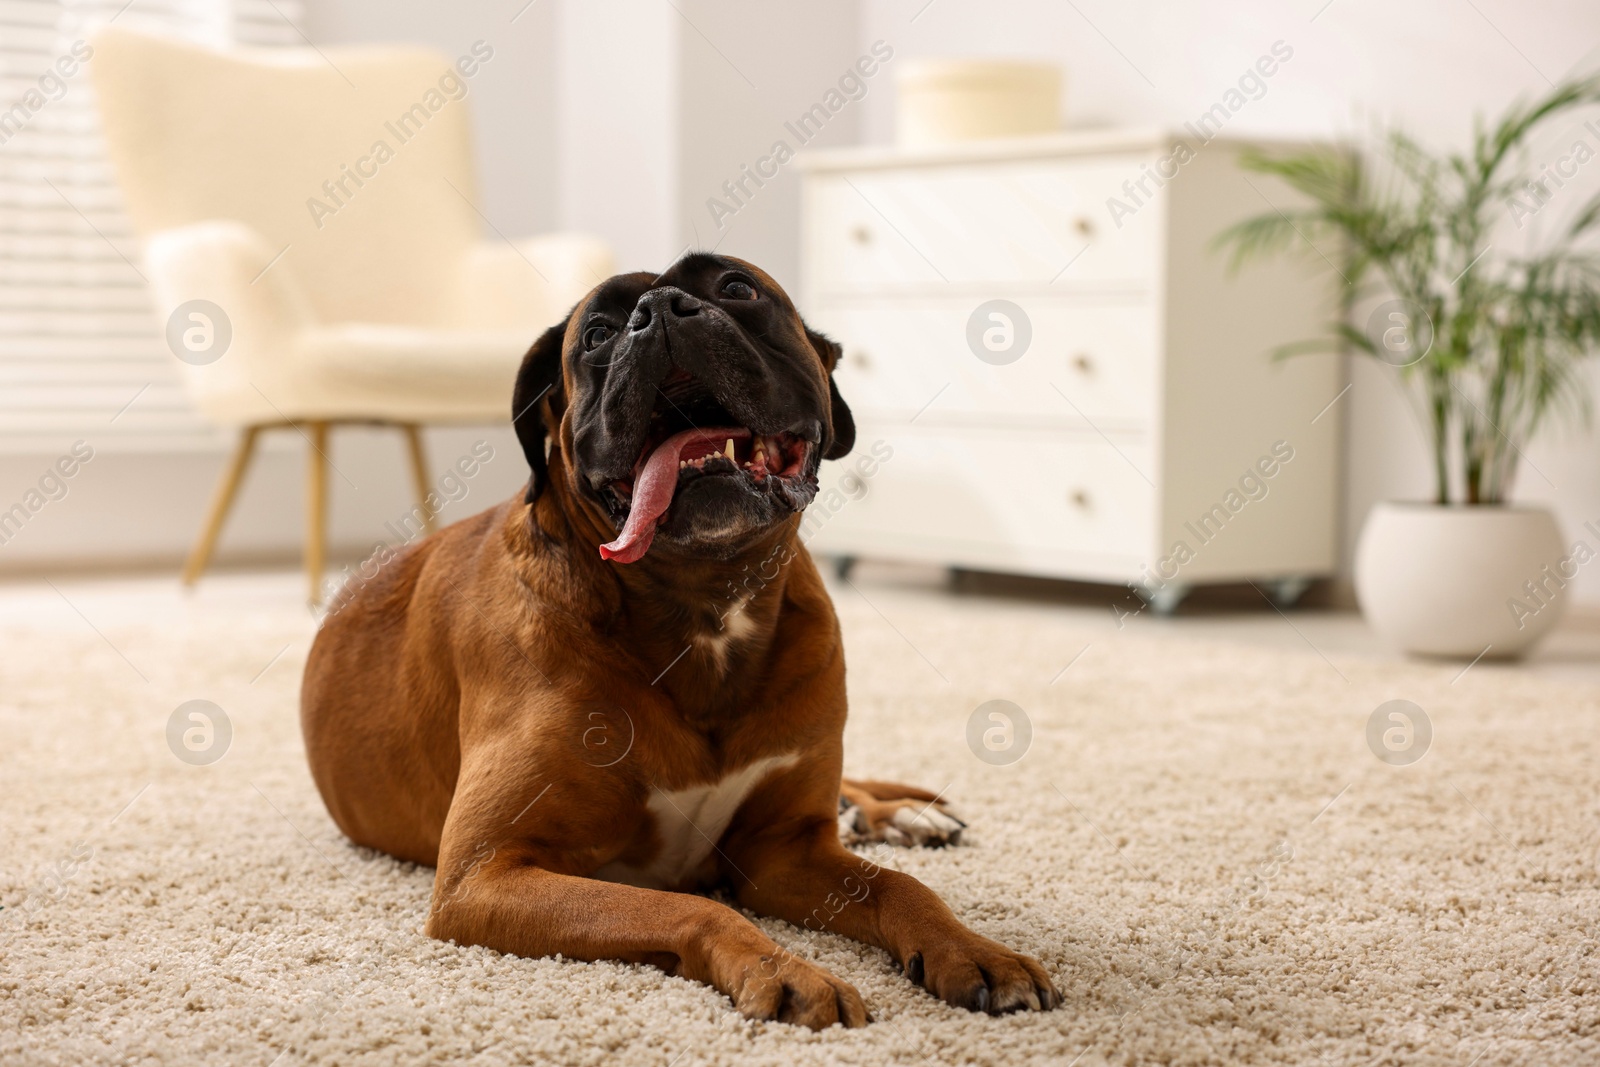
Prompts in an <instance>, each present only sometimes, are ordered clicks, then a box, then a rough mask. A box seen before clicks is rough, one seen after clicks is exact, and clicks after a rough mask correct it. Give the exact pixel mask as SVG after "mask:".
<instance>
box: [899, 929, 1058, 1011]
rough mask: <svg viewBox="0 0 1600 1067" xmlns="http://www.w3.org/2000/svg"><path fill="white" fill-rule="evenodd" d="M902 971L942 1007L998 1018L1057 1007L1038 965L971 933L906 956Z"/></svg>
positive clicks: (1053, 990)
mask: <svg viewBox="0 0 1600 1067" xmlns="http://www.w3.org/2000/svg"><path fill="white" fill-rule="evenodd" d="M905 972H906V977H907V978H909V979H911V980H912V981H913V982H915V983H917V984H918V985H920V986H921V987H922V988H924V989H926V990H927V991H928V992H930V993H932V994H933V995H934V996H936V997H938V998H939V999H940V1000H942V1001H944V1002H945V1003H946V1004H949V1005H952V1006H953V1007H957V1008H966V1009H968V1010H969V1011H986V1012H988V1013H989V1014H990V1015H1004V1014H1005V1013H1007V1012H1013V1011H1050V1010H1051V1009H1052V1008H1055V1007H1057V1006H1058V1005H1060V1003H1061V994H1060V993H1058V992H1056V987H1055V985H1054V984H1053V983H1052V982H1051V981H1050V975H1049V974H1048V973H1047V972H1046V971H1045V969H1044V964H1042V963H1040V962H1039V961H1038V960H1036V959H1034V958H1033V957H1032V956H1024V955H1023V954H1022V953H1020V952H1012V951H1011V950H1010V949H1008V948H1006V947H1005V946H1004V945H1002V944H1000V943H999V942H998V941H990V940H989V939H988V938H987V937H979V936H978V935H977V934H974V933H972V932H971V931H966V932H965V936H964V937H956V938H950V939H947V940H943V941H931V942H929V943H928V944H927V945H925V946H923V947H922V948H920V949H917V950H916V951H914V952H912V953H911V954H910V955H909V956H908V957H907V959H906V961H905Z"/></svg>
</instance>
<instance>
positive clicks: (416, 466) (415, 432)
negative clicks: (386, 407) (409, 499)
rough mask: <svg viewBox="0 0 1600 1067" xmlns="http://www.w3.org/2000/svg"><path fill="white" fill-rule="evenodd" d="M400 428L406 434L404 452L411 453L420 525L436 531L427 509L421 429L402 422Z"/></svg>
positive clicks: (426, 479)
mask: <svg viewBox="0 0 1600 1067" xmlns="http://www.w3.org/2000/svg"><path fill="white" fill-rule="evenodd" d="M400 428H401V429H402V430H404V431H405V434H406V450H407V451H408V452H410V453H411V481H412V483H413V484H414V485H415V486H416V490H417V506H418V507H419V508H420V509H421V511H422V525H423V528H424V529H425V530H427V532H428V533H430V534H431V533H433V532H434V531H435V530H437V529H438V523H436V522H434V516H433V509H432V508H430V507H428V457H427V454H426V453H425V452H424V451H423V448H422V427H421V426H419V425H417V424H416V423H414V422H403V423H401V424H400Z"/></svg>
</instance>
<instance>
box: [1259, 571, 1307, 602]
mask: <svg viewBox="0 0 1600 1067" xmlns="http://www.w3.org/2000/svg"><path fill="white" fill-rule="evenodd" d="M1309 588H1311V579H1310V578H1306V577H1304V576H1301V575H1295V576H1294V577H1291V578H1274V579H1273V580H1272V581H1270V582H1268V583H1267V599H1269V600H1271V601H1272V606H1273V607H1275V608H1280V609H1281V608H1292V607H1294V606H1295V605H1296V604H1298V603H1299V602H1300V598H1301V597H1302V596H1303V595H1305V591H1306V590H1307V589H1309Z"/></svg>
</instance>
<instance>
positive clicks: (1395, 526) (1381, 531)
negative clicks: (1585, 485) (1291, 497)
mask: <svg viewBox="0 0 1600 1067" xmlns="http://www.w3.org/2000/svg"><path fill="white" fill-rule="evenodd" d="M1582 562H1583V560H1578V559H1574V558H1573V556H1572V555H1571V554H1570V553H1568V552H1567V551H1566V550H1565V549H1564V548H1563V547H1562V544H1561V531H1560V529H1559V527H1557V525H1556V521H1555V517H1554V516H1553V515H1551V514H1550V512H1549V511H1547V510H1546V509H1544V508H1540V507H1523V506H1493V507H1483V506H1478V507H1441V506H1439V505H1436V504H1405V503H1385V504H1378V505H1377V506H1376V507H1374V508H1373V509H1372V512H1371V514H1369V515H1368V516H1367V523H1366V526H1365V527H1363V528H1362V531H1361V540H1360V543H1359V544H1358V545H1357V546H1356V566H1355V580H1356V597H1357V599H1359V600H1360V602H1361V611H1362V614H1364V615H1365V616H1366V618H1367V622H1369V623H1370V624H1371V625H1372V628H1373V629H1375V630H1377V631H1378V633H1379V635H1380V636H1382V637H1383V638H1384V639H1385V640H1387V641H1389V642H1390V643H1391V644H1394V645H1396V646H1398V647H1399V648H1401V649H1404V650H1405V651H1407V652H1412V653H1416V654H1419V655H1427V656H1459V657H1465V658H1467V659H1471V658H1473V657H1475V656H1477V655H1479V654H1480V653H1483V652H1484V649H1485V648H1487V649H1488V652H1487V654H1486V655H1487V657H1488V658H1507V657H1512V656H1519V655H1521V654H1522V653H1524V652H1526V651H1527V650H1528V649H1529V648H1531V647H1533V645H1534V644H1535V643H1536V642H1537V641H1538V640H1539V639H1540V638H1541V637H1543V636H1544V635H1545V634H1546V633H1548V632H1549V631H1550V628H1551V627H1552V626H1554V625H1555V624H1556V620H1557V619H1559V618H1560V617H1561V613H1562V612H1563V611H1564V610H1565V609H1566V605H1567V600H1568V596H1567V590H1566V586H1567V585H1568V584H1570V583H1571V580H1572V578H1573V576H1574V575H1575V574H1576V573H1577V568H1578V567H1579V566H1581V565H1582ZM1519 605H1520V607H1519Z"/></svg>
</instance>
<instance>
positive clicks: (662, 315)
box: [628, 285, 700, 332]
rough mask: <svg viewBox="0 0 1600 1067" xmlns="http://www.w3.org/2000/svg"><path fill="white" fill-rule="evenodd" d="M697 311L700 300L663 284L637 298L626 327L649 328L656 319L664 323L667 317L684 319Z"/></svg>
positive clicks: (697, 312) (698, 310) (674, 287)
mask: <svg viewBox="0 0 1600 1067" xmlns="http://www.w3.org/2000/svg"><path fill="white" fill-rule="evenodd" d="M699 313H700V301H698V300H696V299H695V298H694V297H692V296H690V295H689V294H688V293H686V292H684V291H683V290H682V289H679V288H677V287H676V286H672V285H663V286H661V287H660V288H659V289H652V290H650V291H649V292H648V293H645V294H644V295H643V296H641V297H640V298H639V302H638V303H637V304H635V305H634V306H633V315H632V317H631V318H629V319H628V329H630V330H633V331H635V332H637V331H639V330H645V329H649V327H650V324H651V323H652V322H655V321H656V320H657V319H660V320H661V321H662V322H663V323H665V322H666V321H667V320H668V319H686V318H689V317H690V316H691V315H698V314H699Z"/></svg>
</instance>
